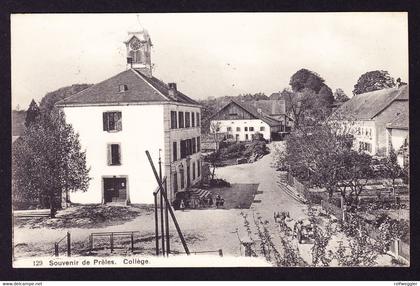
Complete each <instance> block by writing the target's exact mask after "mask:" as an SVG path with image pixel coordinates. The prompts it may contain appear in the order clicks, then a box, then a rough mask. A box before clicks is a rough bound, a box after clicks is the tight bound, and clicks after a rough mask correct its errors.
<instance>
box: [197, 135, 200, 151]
mask: <svg viewBox="0 0 420 286" xmlns="http://www.w3.org/2000/svg"><path fill="white" fill-rule="evenodd" d="M197 152H200V136H198V137H197Z"/></svg>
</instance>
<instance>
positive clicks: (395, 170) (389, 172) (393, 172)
mask: <svg viewBox="0 0 420 286" xmlns="http://www.w3.org/2000/svg"><path fill="white" fill-rule="evenodd" d="M379 166H380V170H379V173H380V176H382V177H384V178H389V179H391V187H392V194H393V196H394V199H395V181H396V180H397V179H398V178H402V177H403V176H404V170H403V168H401V166H400V165H399V164H398V160H397V153H396V152H395V150H394V148H391V150H390V152H389V155H388V156H387V157H386V158H385V159H384V160H382V161H381V162H380V165H379Z"/></svg>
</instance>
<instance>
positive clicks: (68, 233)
mask: <svg viewBox="0 0 420 286" xmlns="http://www.w3.org/2000/svg"><path fill="white" fill-rule="evenodd" d="M67 256H69V257H70V256H71V237H70V232H67Z"/></svg>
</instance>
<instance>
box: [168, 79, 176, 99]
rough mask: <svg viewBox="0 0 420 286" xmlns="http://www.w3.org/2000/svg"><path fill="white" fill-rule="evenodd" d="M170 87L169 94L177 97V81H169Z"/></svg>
mask: <svg viewBox="0 0 420 286" xmlns="http://www.w3.org/2000/svg"><path fill="white" fill-rule="evenodd" d="M168 87H169V96H171V97H173V98H175V99H176V91H177V90H176V83H174V82H170V83H168Z"/></svg>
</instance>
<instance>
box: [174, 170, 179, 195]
mask: <svg viewBox="0 0 420 286" xmlns="http://www.w3.org/2000/svg"><path fill="white" fill-rule="evenodd" d="M173 176H174V192H176V191H178V174H177V172H175V173H174V175H173Z"/></svg>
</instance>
